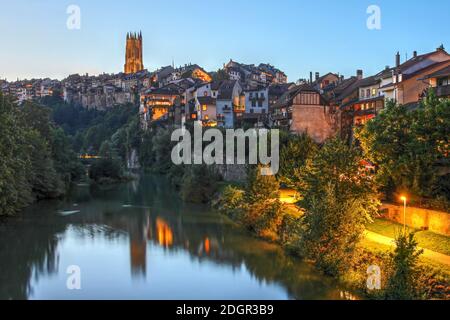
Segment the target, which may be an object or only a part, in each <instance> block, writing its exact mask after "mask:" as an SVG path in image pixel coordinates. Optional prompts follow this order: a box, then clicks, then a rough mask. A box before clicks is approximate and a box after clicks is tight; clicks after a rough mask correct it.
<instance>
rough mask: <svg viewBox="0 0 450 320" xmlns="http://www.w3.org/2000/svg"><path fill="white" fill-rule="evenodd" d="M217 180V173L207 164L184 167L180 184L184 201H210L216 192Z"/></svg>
mask: <svg viewBox="0 0 450 320" xmlns="http://www.w3.org/2000/svg"><path fill="white" fill-rule="evenodd" d="M217 181H218V177H217V175H216V174H215V173H214V172H213V171H212V170H211V168H210V167H208V166H207V165H192V166H189V167H186V171H185V173H184V176H183V180H182V184H181V196H182V198H183V200H184V201H186V202H192V203H207V202H210V201H211V200H212V198H213V195H214V194H215V193H216V192H217V188H218V185H217Z"/></svg>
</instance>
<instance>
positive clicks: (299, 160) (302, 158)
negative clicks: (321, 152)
mask: <svg viewBox="0 0 450 320" xmlns="http://www.w3.org/2000/svg"><path fill="white" fill-rule="evenodd" d="M315 152H317V145H316V144H315V142H314V141H313V140H312V139H311V138H310V137H309V136H308V135H307V134H301V135H292V136H290V137H289V138H288V139H287V142H286V143H285V145H284V146H283V147H282V148H281V151H280V171H279V173H278V179H279V181H280V182H281V183H283V184H285V185H286V186H287V187H289V188H295V187H297V185H298V184H299V183H301V179H300V176H301V170H302V168H303V167H304V166H305V165H306V162H307V160H308V159H310V158H311V157H312V156H313V155H314V154H315Z"/></svg>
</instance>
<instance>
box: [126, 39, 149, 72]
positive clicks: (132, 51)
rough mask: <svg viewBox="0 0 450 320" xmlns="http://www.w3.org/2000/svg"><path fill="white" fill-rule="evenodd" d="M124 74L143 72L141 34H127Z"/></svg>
mask: <svg viewBox="0 0 450 320" xmlns="http://www.w3.org/2000/svg"><path fill="white" fill-rule="evenodd" d="M124 69H125V73H127V74H128V73H136V72H139V71H141V70H144V63H143V58H142V33H141V32H139V34H136V33H127V49H126V53H125V67H124Z"/></svg>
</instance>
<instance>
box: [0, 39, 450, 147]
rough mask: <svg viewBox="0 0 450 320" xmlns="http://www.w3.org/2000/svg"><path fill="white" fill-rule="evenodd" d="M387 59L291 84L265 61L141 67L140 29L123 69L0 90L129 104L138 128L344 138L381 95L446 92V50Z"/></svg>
mask: <svg viewBox="0 0 450 320" xmlns="http://www.w3.org/2000/svg"><path fill="white" fill-rule="evenodd" d="M393 62H394V65H393V66H388V65H387V66H386V67H385V68H384V69H383V70H380V72H378V73H377V74H375V75H368V76H366V75H364V72H363V70H359V69H358V70H356V72H355V75H354V76H351V77H348V78H345V77H344V76H343V75H340V74H339V73H336V72H328V73H326V74H323V75H321V74H319V72H310V74H309V78H308V79H302V80H298V81H297V82H296V83H293V82H288V79H287V76H286V74H285V73H284V72H283V71H281V70H279V69H277V68H276V67H274V66H272V65H270V64H264V63H261V64H259V65H255V64H243V63H239V62H236V61H233V60H230V61H229V62H227V63H225V64H223V68H221V69H220V70H218V71H216V72H208V71H206V70H205V69H203V68H202V67H201V66H199V65H197V64H186V65H184V66H179V67H175V66H174V65H172V66H164V67H161V68H158V69H157V70H155V71H148V70H147V69H144V63H143V53H142V34H141V33H140V34H127V45H126V57H125V65H124V72H121V73H118V74H101V75H98V76H91V75H88V74H85V75H78V74H75V75H70V76H68V77H67V78H65V79H63V80H62V81H58V80H52V79H32V80H18V81H15V82H7V81H6V80H0V88H1V91H2V92H3V93H6V94H9V95H12V96H15V97H16V99H17V101H18V102H19V103H22V102H24V101H27V100H39V99H41V98H44V97H47V96H52V95H55V94H56V95H60V96H61V97H62V98H63V99H64V101H65V102H66V103H69V104H72V105H76V106H80V107H82V108H87V109H98V110H107V109H109V108H111V107H113V106H115V105H121V104H126V103H131V104H136V105H139V108H140V116H141V122H142V126H143V127H144V128H147V127H148V126H149V125H150V124H151V123H170V124H173V125H180V124H181V123H182V121H187V122H188V121H200V122H201V124H202V125H203V126H205V127H223V128H234V127H243V126H246V127H253V126H255V127H283V128H286V129H288V130H289V131H290V132H293V133H301V132H307V133H308V134H309V135H310V136H311V137H312V138H313V139H314V140H315V141H316V142H319V143H320V142H323V141H325V140H326V139H327V138H329V137H331V136H334V135H335V134H336V133H338V132H339V133H340V134H341V135H342V136H343V137H346V138H351V135H352V128H353V127H355V126H360V125H362V124H364V123H365V122H367V121H368V120H369V119H372V118H373V117H375V116H376V115H377V114H378V113H379V112H380V110H382V109H383V108H384V105H385V103H386V101H388V100H394V101H397V102H398V103H399V104H404V105H407V106H408V108H412V109H413V108H415V106H416V105H417V103H418V102H419V101H420V100H421V99H423V98H424V97H425V96H426V95H427V92H428V90H429V89H430V88H433V89H434V91H435V94H436V95H437V96H438V97H449V96H450V85H449V84H450V55H449V54H448V53H447V52H446V51H445V49H444V47H443V46H442V45H441V46H440V47H438V48H437V49H435V50H433V51H431V52H428V53H423V54H419V53H418V52H416V51H415V52H414V53H413V55H412V57H411V58H410V59H408V60H406V61H401V57H400V54H399V53H397V54H396V55H395V56H393Z"/></svg>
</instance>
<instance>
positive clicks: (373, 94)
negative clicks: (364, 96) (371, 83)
mask: <svg viewBox="0 0 450 320" xmlns="http://www.w3.org/2000/svg"><path fill="white" fill-rule="evenodd" d="M376 95H377V89H376V88H373V89H372V96H373V97H375V96H376Z"/></svg>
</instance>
